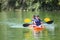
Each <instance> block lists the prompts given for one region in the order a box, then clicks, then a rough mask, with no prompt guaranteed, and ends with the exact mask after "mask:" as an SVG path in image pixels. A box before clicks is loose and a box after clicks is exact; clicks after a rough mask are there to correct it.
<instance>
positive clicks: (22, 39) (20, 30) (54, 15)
mask: <svg viewBox="0 0 60 40" xmlns="http://www.w3.org/2000/svg"><path fill="white" fill-rule="evenodd" d="M59 13H60V12H47V11H45V12H43V11H38V12H37V13H35V12H32V11H23V12H22V11H21V10H20V11H16V12H13V11H8V12H5V11H3V12H0V40H37V39H38V40H60V38H59V37H60V18H59V17H60V14H59ZM34 14H39V15H40V18H41V19H42V20H43V19H44V18H45V17H50V18H51V19H52V20H54V23H53V24H46V23H44V25H45V27H46V29H45V30H44V31H42V32H41V33H40V34H39V37H37V38H36V39H35V37H34V36H33V31H32V30H30V29H28V28H24V27H23V26H22V24H23V23H24V22H23V20H24V19H25V18H30V19H32V16H33V15H34Z"/></svg>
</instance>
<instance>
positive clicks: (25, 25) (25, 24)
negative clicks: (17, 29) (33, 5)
mask: <svg viewBox="0 0 60 40" xmlns="http://www.w3.org/2000/svg"><path fill="white" fill-rule="evenodd" d="M24 22H25V23H24V24H23V27H28V26H29V25H31V24H30V23H29V22H31V20H30V19H28V18H26V19H25V20H24ZM45 23H47V24H52V23H53V20H50V19H48V18H45Z"/></svg>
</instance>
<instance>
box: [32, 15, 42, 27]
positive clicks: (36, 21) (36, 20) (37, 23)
mask: <svg viewBox="0 0 60 40" xmlns="http://www.w3.org/2000/svg"><path fill="white" fill-rule="evenodd" d="M41 23H42V22H41V19H40V18H39V15H37V16H35V15H34V16H33V26H38V27H40V26H41Z"/></svg>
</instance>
